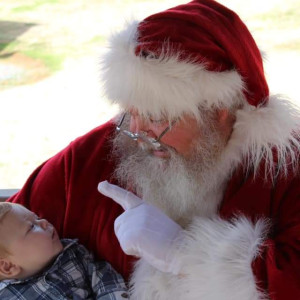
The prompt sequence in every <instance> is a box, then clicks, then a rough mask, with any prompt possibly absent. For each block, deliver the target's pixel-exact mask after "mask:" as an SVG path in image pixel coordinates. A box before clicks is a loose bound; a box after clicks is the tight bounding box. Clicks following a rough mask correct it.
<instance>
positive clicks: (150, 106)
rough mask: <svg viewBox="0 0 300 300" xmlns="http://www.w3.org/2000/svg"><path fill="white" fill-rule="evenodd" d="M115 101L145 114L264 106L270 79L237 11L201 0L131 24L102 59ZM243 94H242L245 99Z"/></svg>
mask: <svg viewBox="0 0 300 300" xmlns="http://www.w3.org/2000/svg"><path fill="white" fill-rule="evenodd" d="M103 71H104V72H103V79H104V88H105V91H106V94H107V96H108V98H109V99H111V100H112V101H114V102H116V103H118V104H120V105H121V106H122V107H123V108H125V109H127V108H130V107H134V108H136V109H137V110H138V111H139V113H141V114H143V115H148V114H150V115H152V116H161V115H162V114H163V115H164V116H167V117H168V118H173V117H177V116H179V115H181V114H182V113H191V114H194V115H195V116H197V115H198V109H199V107H206V108H211V107H230V106H232V105H234V104H236V103H237V102H238V101H243V102H245V103H248V104H249V105H251V106H254V107H256V106H259V105H261V104H263V103H266V102H267V101H268V95H269V90H268V85H267V82H266V79H265V76H264V70H263V63H262V58H261V54H260V51H259V49H258V48H257V46H256V43H255V41H254V40H253V38H252V36H251V34H250V32H249V31H248V29H247V28H246V26H245V25H244V23H243V22H242V21H241V19H240V18H239V17H238V15H237V14H236V13H234V12H233V11H231V10H229V9H228V8H226V7H224V6H223V5H221V4H219V3H217V2H215V1H213V0H195V1H192V2H190V3H187V4H183V5H179V6H177V7H174V8H171V9H168V10H166V11H163V12H160V13H157V14H154V15H151V16H150V17H148V18H146V19H145V20H143V21H142V22H140V23H138V22H133V23H131V24H128V26H127V28H125V30H123V31H121V32H119V33H117V34H115V35H114V36H112V38H111V44H110V50H109V51H108V53H107V54H106V56H105V59H104V69H103ZM242 95H244V97H242Z"/></svg>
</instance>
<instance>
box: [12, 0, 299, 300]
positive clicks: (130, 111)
mask: <svg viewBox="0 0 300 300" xmlns="http://www.w3.org/2000/svg"><path fill="white" fill-rule="evenodd" d="M102 73H103V80H104V88H105V91H106V93H107V96H108V98H110V99H111V100H112V101H113V102H116V103H118V104H119V105H120V107H121V108H122V110H123V112H122V114H120V115H119V116H117V117H116V118H115V119H114V120H113V121H110V122H109V123H107V124H104V125H103V126H100V127H98V128H96V129H94V130H93V131H91V132H89V133H88V134H86V135H85V136H83V137H80V138H78V139H77V140H75V141H74V142H73V143H71V144H70V145H69V146H68V147H67V148H66V149H64V150H63V151H61V152H60V153H58V154H57V155H56V156H54V157H53V158H51V159H50V160H48V161H47V162H46V163H44V164H43V165H42V166H40V167H39V168H38V169H37V170H36V171H35V172H34V173H33V174H32V176H31V177H30V178H29V180H28V181H27V183H26V184H25V186H24V187H23V189H22V190H21V191H20V192H19V194H17V195H16V196H14V197H13V198H11V199H10V200H11V201H15V202H19V203H22V204H24V205H26V206H29V207H30V208H31V209H32V210H34V211H36V212H37V213H38V214H39V215H40V216H42V217H45V218H47V219H49V221H50V222H51V223H52V224H53V225H54V226H55V227H56V228H57V229H58V231H59V233H60V235H61V236H66V237H78V238H79V239H80V241H81V242H82V243H84V244H85V245H86V246H87V247H88V248H89V249H91V250H93V251H94V252H95V253H96V255H97V256H98V257H99V258H102V259H106V260H108V261H109V262H110V263H112V265H113V266H114V267H115V268H116V269H117V270H119V271H120V272H121V273H122V274H123V275H124V276H126V277H127V276H128V275H131V276H130V291H131V298H132V299H138V300H143V299H159V300H165V299H203V300H216V299H222V300H262V299H272V300H275V299H276V300H283V299H300V198H299V197H300V185H299V168H298V165H299V147H300V144H299V131H298V130H299V128H298V126H299V120H300V118H299V116H300V115H299V112H298V111H297V110H296V108H295V107H293V105H292V104H291V103H290V102H289V101H287V100H285V99H283V98H281V97H279V96H276V95H275V96H271V95H269V90H268V85H267V82H266V80H265V76H264V71H263V63H262V58H261V54H260V52H259V49H258V48H257V46H256V44H255V41H254V40H253V38H252V36H251V34H250V33H249V31H248V29H247V28H246V26H245V25H244V23H243V22H242V21H241V20H240V18H239V17H238V16H237V15H236V14H235V13H234V12H232V11H231V10H229V9H228V8H226V7H224V6H222V5H220V4H218V3H217V2H215V1H213V0H197V1H196V0H195V1H192V2H190V3H187V4H184V5H180V6H177V7H175V8H172V9H169V10H166V11H163V12H160V13H157V14H154V15H152V16H150V17H148V18H146V19H145V20H143V21H142V22H132V23H130V24H127V26H126V28H125V29H124V30H122V31H120V32H119V33H117V34H115V35H113V36H112V38H111V41H110V47H109V50H108V52H107V53H106V55H105V57H104V59H103V72H102ZM115 128H116V129H117V130H116V131H115ZM107 180H108V181H109V182H110V183H108V182H107ZM99 182H101V183H100V184H99V186H98V189H99V191H100V192H101V193H102V194H100V193H99V192H98V191H97V185H98V183H99ZM111 183H112V184H111ZM117 185H118V186H117ZM119 186H122V188H120V187H119ZM111 198H112V199H113V200H114V201H113V200H112V199H111ZM124 252H125V253H126V254H127V255H126V254H124ZM133 256H135V257H138V258H139V259H138V261H137V262H135V259H134V258H133ZM133 264H134V268H132V266H133Z"/></svg>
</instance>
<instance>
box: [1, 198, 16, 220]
mask: <svg viewBox="0 0 300 300" xmlns="http://www.w3.org/2000/svg"><path fill="white" fill-rule="evenodd" d="M12 206H13V205H12V204H11V203H10V202H0V223H1V222H2V219H3V218H4V216H5V215H6V214H7V213H8V212H9V211H10V210H11V209H12Z"/></svg>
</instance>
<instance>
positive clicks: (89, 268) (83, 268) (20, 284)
mask: <svg viewBox="0 0 300 300" xmlns="http://www.w3.org/2000/svg"><path fill="white" fill-rule="evenodd" d="M124 298H128V294H127V292H126V286H125V283H124V281H123V279H122V277H121V276H120V275H119V274H118V273H116V271H115V270H114V269H112V267H111V265H110V264H109V263H107V262H104V261H99V262H96V261H95V260H94V259H93V256H92V255H91V254H90V253H89V252H88V251H87V250H86V248H84V247H83V246H82V245H80V244H78V243H77V241H76V240H70V239H62V240H60V239H59V236H58V234H57V232H56V230H55V228H54V227H53V226H52V225H51V224H50V223H49V222H48V221H47V220H45V219H40V218H39V217H38V216H37V215H36V214H34V213H33V212H31V211H30V210H28V209H27V208H25V207H23V206H21V205H19V204H14V203H8V202H1V203H0V299H10V300H13V299H24V300H25V299H30V300H36V299H55V300H62V299H74V300H75V299H78V300H79V299H101V300H108V299H109V300H112V299H123V300H124Z"/></svg>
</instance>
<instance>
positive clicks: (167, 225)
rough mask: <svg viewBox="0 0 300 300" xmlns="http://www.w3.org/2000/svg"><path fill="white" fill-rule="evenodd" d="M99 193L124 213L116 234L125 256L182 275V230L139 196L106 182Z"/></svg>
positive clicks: (116, 227) (120, 217) (120, 218)
mask: <svg viewBox="0 0 300 300" xmlns="http://www.w3.org/2000/svg"><path fill="white" fill-rule="evenodd" d="M98 191H99V192H100V193H102V194H103V195H105V196H107V197H110V198H112V199H113V200H114V201H115V202H117V203H118V204H120V205H121V206H122V207H123V209H124V210H125V211H124V213H123V214H121V215H120V216H119V217H118V218H117V219H116V220H115V227H114V228H115V233H116V236H117V238H118V240H119V242H120V245H121V248H122V249H123V251H124V252H125V253H126V254H129V255H135V256H137V257H142V258H144V259H145V260H146V261H147V262H148V263H149V264H150V265H152V266H153V267H155V268H156V269H158V270H160V271H162V272H170V273H173V274H175V275H177V274H178V273H179V270H180V262H179V261H176V255H175V253H176V250H177V249H176V245H175V243H174V242H175V240H177V239H180V233H181V231H182V228H181V227H180V226H179V225H178V224H177V223H175V222H174V221H173V220H172V219H170V218H169V217H168V216H166V215H165V214H164V213H163V212H162V211H160V210H159V209H158V208H156V207H154V206H153V205H151V204H148V203H146V202H145V201H143V200H142V199H140V198H139V197H137V196H136V195H134V194H132V193H131V192H128V191H126V190H124V189H122V188H120V187H118V186H116V185H113V184H110V183H108V182H107V181H103V182H100V183H99V185H98Z"/></svg>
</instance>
